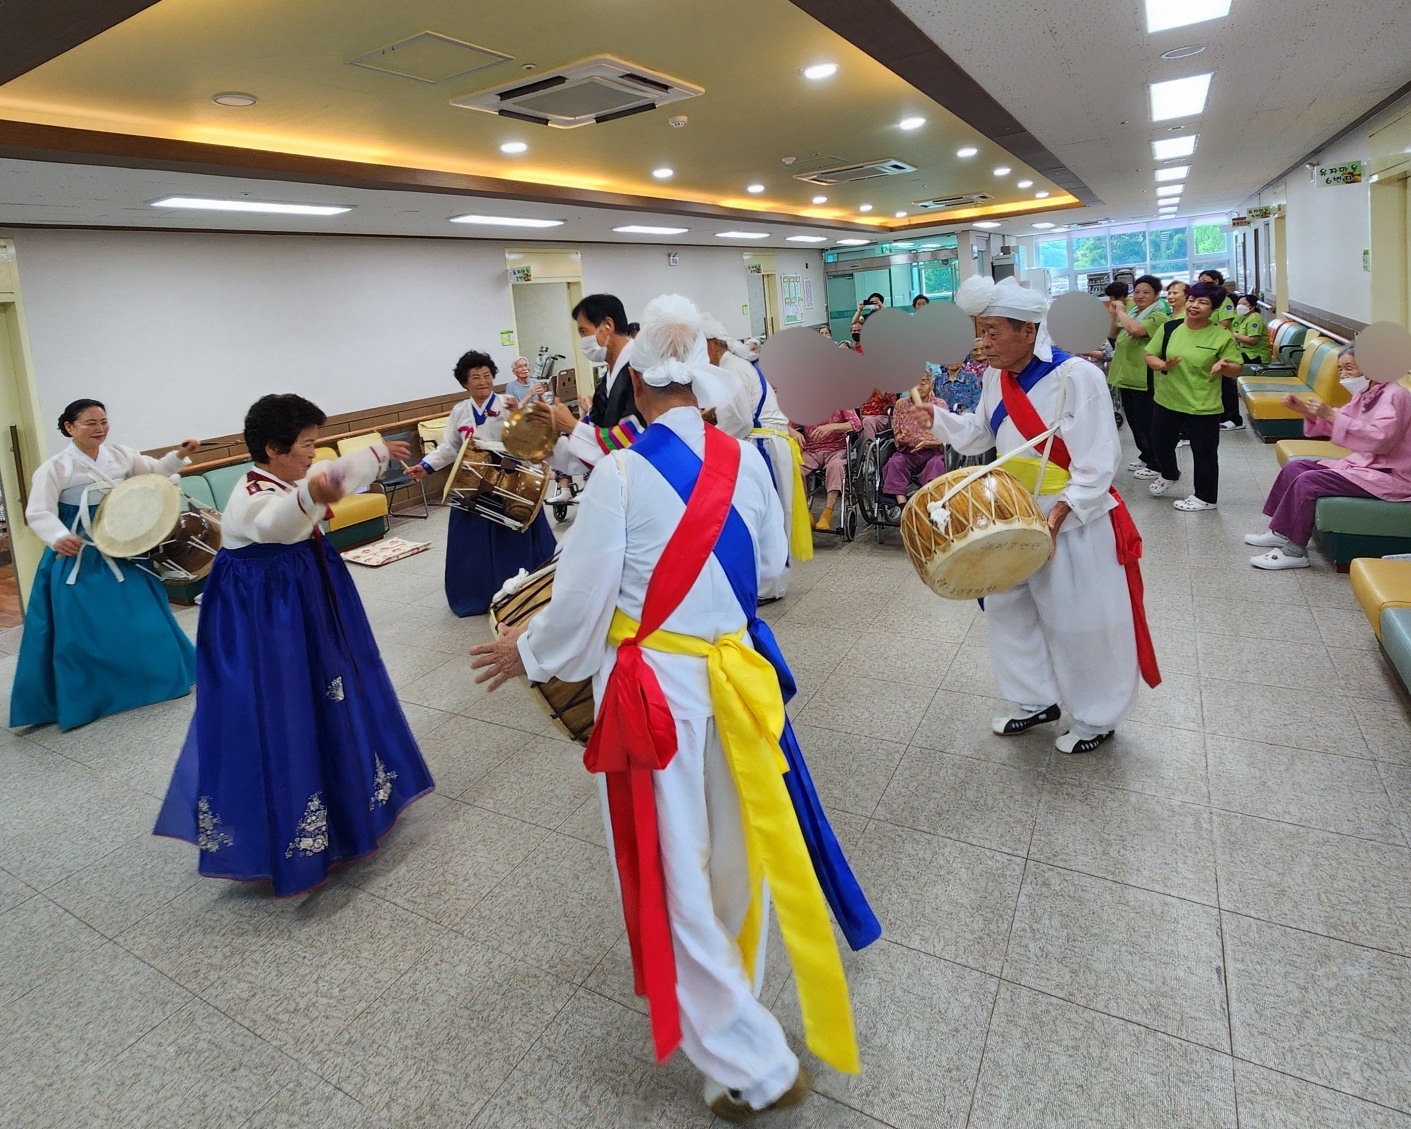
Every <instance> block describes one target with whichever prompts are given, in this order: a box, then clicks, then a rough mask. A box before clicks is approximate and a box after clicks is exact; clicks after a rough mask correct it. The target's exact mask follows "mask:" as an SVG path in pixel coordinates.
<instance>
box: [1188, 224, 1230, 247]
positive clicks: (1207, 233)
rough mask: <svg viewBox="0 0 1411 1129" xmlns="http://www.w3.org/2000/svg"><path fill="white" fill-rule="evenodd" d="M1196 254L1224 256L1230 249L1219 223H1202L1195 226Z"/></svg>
mask: <svg viewBox="0 0 1411 1129" xmlns="http://www.w3.org/2000/svg"><path fill="white" fill-rule="evenodd" d="M1194 230H1195V253H1196V254H1197V255H1223V254H1224V253H1225V252H1226V250H1227V249H1228V248H1227V247H1226V245H1225V233H1224V232H1223V231H1221V230H1220V225H1219V224H1218V223H1202V224H1197V225H1196V226H1195V229H1194Z"/></svg>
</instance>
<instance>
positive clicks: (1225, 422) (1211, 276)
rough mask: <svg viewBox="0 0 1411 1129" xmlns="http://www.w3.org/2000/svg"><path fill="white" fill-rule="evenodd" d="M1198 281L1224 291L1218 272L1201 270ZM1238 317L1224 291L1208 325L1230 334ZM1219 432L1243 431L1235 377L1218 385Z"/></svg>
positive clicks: (1231, 300) (1232, 303) (1222, 277)
mask: <svg viewBox="0 0 1411 1129" xmlns="http://www.w3.org/2000/svg"><path fill="white" fill-rule="evenodd" d="M1200 281H1201V282H1208V283H1210V284H1211V285H1212V286H1218V287H1220V288H1221V289H1222V290H1224V289H1225V276H1224V275H1223V274H1221V273H1220V272H1219V271H1218V270H1203V271H1201V272H1200ZM1238 316H1239V310H1238V309H1236V307H1235V303H1234V300H1233V299H1232V298H1231V297H1230V294H1229V291H1228V290H1226V291H1225V300H1224V301H1223V302H1221V303H1220V304H1219V305H1218V306H1217V307H1216V308H1215V312H1214V313H1212V314H1211V315H1210V324H1211V325H1218V326H1220V327H1221V328H1222V329H1228V330H1229V331H1230V332H1231V333H1233V332H1234V330H1235V319H1236V318H1237V317H1238ZM1220 430H1221V431H1243V430H1244V416H1242V415H1240V389H1239V385H1238V384H1237V383H1236V377H1226V378H1225V380H1223V381H1222V382H1221V384H1220Z"/></svg>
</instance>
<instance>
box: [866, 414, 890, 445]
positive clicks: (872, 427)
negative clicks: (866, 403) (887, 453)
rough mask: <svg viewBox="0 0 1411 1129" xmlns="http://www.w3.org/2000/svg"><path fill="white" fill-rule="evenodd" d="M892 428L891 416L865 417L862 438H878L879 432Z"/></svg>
mask: <svg viewBox="0 0 1411 1129" xmlns="http://www.w3.org/2000/svg"><path fill="white" fill-rule="evenodd" d="M891 426H892V420H891V417H890V416H863V417H862V437H863V438H864V439H867V440H869V441H870V440H873V439H876V438H877V433H878V432H879V431H886V430H887V428H889V427H891Z"/></svg>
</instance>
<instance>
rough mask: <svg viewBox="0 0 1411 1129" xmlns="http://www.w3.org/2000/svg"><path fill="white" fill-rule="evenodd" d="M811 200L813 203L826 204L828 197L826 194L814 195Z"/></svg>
mask: <svg viewBox="0 0 1411 1129" xmlns="http://www.w3.org/2000/svg"><path fill="white" fill-rule="evenodd" d="M813 202H814V203H815V204H826V203H828V197H827V196H815V197H814V198H813Z"/></svg>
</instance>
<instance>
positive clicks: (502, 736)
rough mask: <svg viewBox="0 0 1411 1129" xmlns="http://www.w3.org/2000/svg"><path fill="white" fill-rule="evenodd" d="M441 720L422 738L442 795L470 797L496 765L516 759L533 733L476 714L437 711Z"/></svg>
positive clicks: (432, 776)
mask: <svg viewBox="0 0 1411 1129" xmlns="http://www.w3.org/2000/svg"><path fill="white" fill-rule="evenodd" d="M436 716H437V717H439V718H442V719H443V720H442V722H441V724H440V725H438V726H437V727H436V728H435V729H433V730H432V731H431V732H430V733H428V734H427V735H426V736H425V737H423V738H421V740H420V745H421V751H422V756H424V757H425V758H426V766H427V767H428V768H429V769H430V770H431V778H432V779H433V780H434V781H435V782H436V791H437V793H438V794H440V795H442V796H450V797H452V798H456V799H471V798H473V796H474V795H475V794H476V790H477V787H478V786H479V785H480V783H481V782H482V781H483V780H484V779H485V777H486V776H487V775H488V774H489V773H490V772H491V771H492V770H493V769H495V768H498V767H499V766H500V765H502V764H504V763H505V762H506V761H511V762H512V761H513V760H514V758H515V757H516V754H517V753H518V752H519V751H520V750H521V749H523V748H524V747H525V746H526V745H527V744H529V742H531V741H532V740H534V738H533V736H531V735H530V734H529V733H526V732H525V731H524V730H523V729H511V728H510V727H508V726H505V725H496V724H494V723H493V722H489V721H480V720H478V719H477V718H471V717H462V716H461V715H459V714H448V713H441V712H439V711H438V712H437V715H436Z"/></svg>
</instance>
